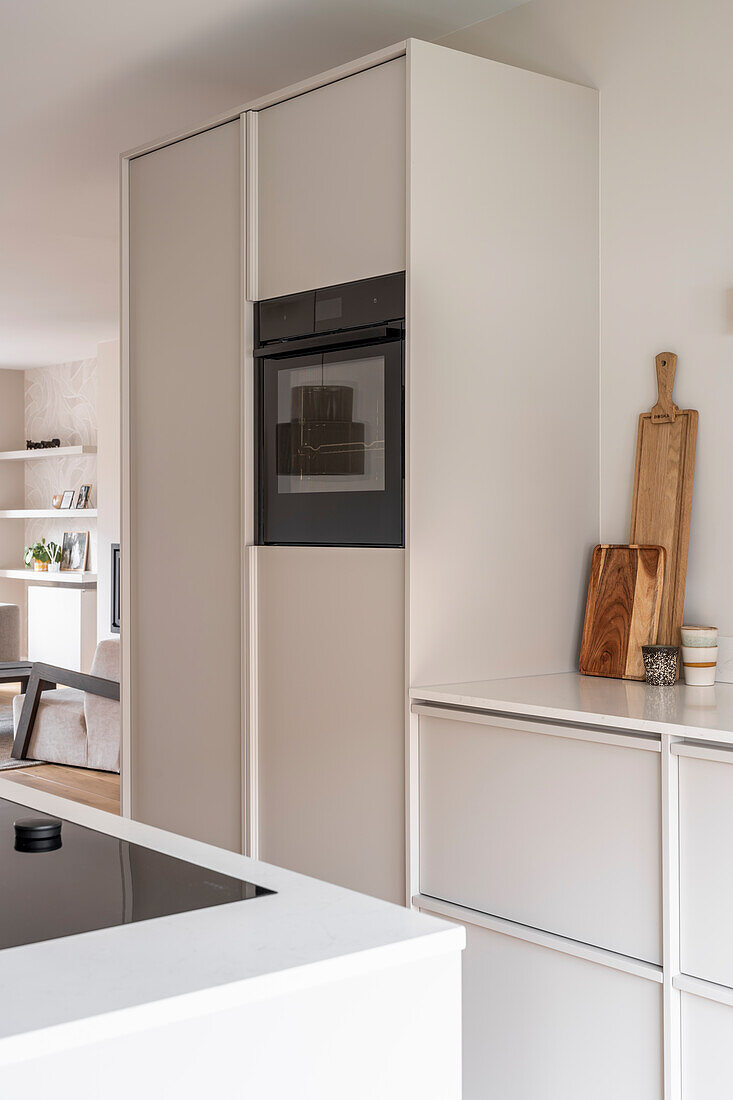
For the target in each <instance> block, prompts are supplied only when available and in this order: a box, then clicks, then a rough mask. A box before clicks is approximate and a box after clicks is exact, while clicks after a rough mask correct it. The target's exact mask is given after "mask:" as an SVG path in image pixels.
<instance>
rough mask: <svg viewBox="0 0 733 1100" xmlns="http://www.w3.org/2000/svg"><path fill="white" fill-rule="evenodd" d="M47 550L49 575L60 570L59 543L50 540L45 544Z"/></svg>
mask: <svg viewBox="0 0 733 1100" xmlns="http://www.w3.org/2000/svg"><path fill="white" fill-rule="evenodd" d="M46 548H47V550H48V558H49V561H48V571H49V573H58V571H59V569H60V568H61V543H59V542H54V541H53V540H51V541H50V542H49V543H48V544H47V547H46Z"/></svg>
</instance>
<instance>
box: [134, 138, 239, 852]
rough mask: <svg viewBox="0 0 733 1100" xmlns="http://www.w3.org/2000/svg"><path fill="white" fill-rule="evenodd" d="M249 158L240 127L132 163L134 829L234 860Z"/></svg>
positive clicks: (149, 154)
mask: <svg viewBox="0 0 733 1100" xmlns="http://www.w3.org/2000/svg"><path fill="white" fill-rule="evenodd" d="M240 149H241V145H240V123H239V121H238V120H237V121H236V122H232V123H228V124H227V125H225V126H218V127H216V128H215V129H213V130H207V131H206V132H205V133H201V134H197V135H196V136H195V137H192V138H187V139H186V140H185V141H179V142H176V143H175V144H173V145H169V146H166V147H165V148H163V149H158V150H156V151H155V152H152V153H148V154H146V155H145V156H142V157H139V158H137V159H136V160H133V161H132V162H131V164H130V381H129V387H130V451H131V456H132V460H131V470H130V512H131V517H130V523H131V544H130V547H129V549H128V548H124V549H123V552H125V551H126V552H128V553H129V554H130V569H131V592H130V596H131V600H132V621H131V623H130V624H129V629H130V631H131V648H132V657H131V663H132V667H131V691H132V713H131V721H132V745H131V750H132V775H131V783H132V812H133V816H134V817H136V818H138V819H139V820H141V821H144V822H146V823H147V824H150V825H158V826H161V827H162V828H164V829H169V830H171V831H172V832H175V833H182V834H183V835H184V836H190V837H194V838H195V839H196V840H203V841H207V842H208V843H211V844H218V845H220V846H222V847H224V848H231V849H234V850H239V849H240V845H241V839H240V838H241V826H242V821H241V764H240V758H241V730H242V714H241V705H240V699H241V694H242V669H241V573H240V564H239V562H240V551H239V548H240V545H241V503H240V502H241V486H240V467H241V462H240V405H241V396H240V372H241V364H240V323H241V319H240V293H241V278H240V270H241V257H240V240H241V208H242V191H241V179H240V176H241V162H240ZM194 514H195V515H196V517H197V518H196V519H195V520H194V518H193V516H194ZM124 625H126V624H124ZM124 625H123V628H124Z"/></svg>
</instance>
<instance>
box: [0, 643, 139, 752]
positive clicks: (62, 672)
mask: <svg viewBox="0 0 733 1100" xmlns="http://www.w3.org/2000/svg"><path fill="white" fill-rule="evenodd" d="M26 667H30V676H29V677H28V682H27V686H26V689H25V699H24V700H23V710H22V711H21V713H20V722H19V723H18V730H17V732H16V734H15V740H14V741H13V749H12V752H11V756H12V757H13V759H15V760H25V759H26V757H27V755H28V746H29V744H30V740H31V735H32V733H33V727H34V725H35V722H36V715H37V714H38V705H39V703H40V702H41V695H42V693H43V692H44V691H50V690H52V689H53V688H55V687H56V686H57V685H59V684H61V685H62V686H63V687H70V688H77V690H79V691H86V692H88V693H89V694H90V695H99V696H101V697H102V698H103V699H114V700H116V701H117V702H118V703H119V701H120V685H119V684H118V682H117V681H116V680H105V679H103V678H102V677H101V676H90V675H89V674H88V673H86V672H73V671H72V670H71V669H68V668H57V667H56V665H46V664H44V663H43V662H42V661H34V662H33V663H32V664H31V665H29V666H26Z"/></svg>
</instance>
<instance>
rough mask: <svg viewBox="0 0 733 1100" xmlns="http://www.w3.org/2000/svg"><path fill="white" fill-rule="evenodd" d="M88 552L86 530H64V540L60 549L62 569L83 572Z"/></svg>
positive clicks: (87, 533)
mask: <svg viewBox="0 0 733 1100" xmlns="http://www.w3.org/2000/svg"><path fill="white" fill-rule="evenodd" d="M88 553H89V532H88V531H64V542H63V547H62V551H61V568H62V570H65V571H72V572H74V573H83V572H84V570H85V569H86V567H87V555H88Z"/></svg>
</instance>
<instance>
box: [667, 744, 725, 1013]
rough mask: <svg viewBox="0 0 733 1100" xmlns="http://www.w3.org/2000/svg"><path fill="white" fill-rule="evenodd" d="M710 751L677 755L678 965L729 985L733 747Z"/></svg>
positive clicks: (687, 971) (689, 972) (696, 974)
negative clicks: (702, 755)
mask: <svg viewBox="0 0 733 1100" xmlns="http://www.w3.org/2000/svg"><path fill="white" fill-rule="evenodd" d="M696 751H700V752H706V751H708V750H704V749H699V750H696ZM712 755H714V756H716V757H717V759H697V758H694V757H685V756H680V950H681V969H682V971H683V972H684V973H686V974H691V975H692V976H693V977H695V978H703V979H705V980H706V981H709V982H716V983H717V984H719V985H727V986H731V987H733V939H732V938H731V927H733V859H732V858H731V855H732V853H733V839H732V838H733V750H725V749H722V750H715V749H713V750H712ZM725 760H728V761H729V762H728V763H724V762H723V761H725ZM729 1015H730V1017H731V1018H732V1019H733V1012H730V1013H729Z"/></svg>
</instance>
